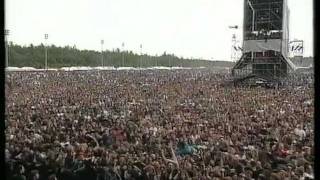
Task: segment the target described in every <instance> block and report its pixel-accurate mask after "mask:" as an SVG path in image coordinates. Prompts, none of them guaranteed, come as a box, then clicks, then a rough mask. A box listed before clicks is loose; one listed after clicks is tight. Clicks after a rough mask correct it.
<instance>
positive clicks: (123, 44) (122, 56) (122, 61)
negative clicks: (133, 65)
mask: <svg viewBox="0 0 320 180" xmlns="http://www.w3.org/2000/svg"><path fill="white" fill-rule="evenodd" d="M122 67H124V42H123V43H122Z"/></svg>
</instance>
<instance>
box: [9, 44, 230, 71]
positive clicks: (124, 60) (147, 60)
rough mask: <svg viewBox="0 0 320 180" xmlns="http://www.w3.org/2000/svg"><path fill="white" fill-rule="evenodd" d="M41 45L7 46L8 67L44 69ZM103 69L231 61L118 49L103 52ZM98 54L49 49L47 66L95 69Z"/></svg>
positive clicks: (217, 64)
mask: <svg viewBox="0 0 320 180" xmlns="http://www.w3.org/2000/svg"><path fill="white" fill-rule="evenodd" d="M44 59H45V54H44V45H42V44H41V45H39V46H33V45H32V44H30V45H29V46H20V45H16V44H12V43H11V44H10V45H9V66H12V67H34V68H44ZM103 59H104V61H103V64H104V66H114V67H121V66H125V67H139V66H141V67H152V66H165V67H172V66H181V67H232V66H233V63H232V62H227V61H206V60H198V59H183V58H179V57H177V56H175V55H174V54H166V53H164V54H162V55H161V56H149V55H146V54H144V55H138V54H135V53H133V52H132V51H125V52H120V50H119V49H116V50H113V51H108V50H107V51H105V52H104V53H103ZM101 60H102V58H101V53H100V52H98V51H92V50H79V49H77V48H76V47H70V46H66V47H57V46H54V45H52V46H50V47H48V67H49V68H60V67H70V66H90V67H96V66H101V64H102V61H101Z"/></svg>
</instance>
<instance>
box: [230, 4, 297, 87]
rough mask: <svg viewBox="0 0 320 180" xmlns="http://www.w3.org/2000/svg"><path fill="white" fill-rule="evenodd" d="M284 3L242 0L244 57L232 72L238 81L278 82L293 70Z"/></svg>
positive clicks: (287, 19) (287, 13)
mask: <svg viewBox="0 0 320 180" xmlns="http://www.w3.org/2000/svg"><path fill="white" fill-rule="evenodd" d="M288 44H289V8H288V5H287V0H273V1H270V0H254V1H253V0H244V23H243V54H242V56H241V58H240V60H239V61H237V63H236V64H235V66H234V67H233V69H232V75H233V76H234V78H235V79H236V80H237V81H243V80H246V79H250V78H259V79H263V80H265V81H268V82H270V81H272V82H275V81H276V82H278V81H280V80H281V79H282V78H285V77H286V76H287V75H288V73H289V72H290V71H292V70H295V69H296V67H295V66H294V64H293V63H292V62H291V61H290V60H289V59H288Z"/></svg>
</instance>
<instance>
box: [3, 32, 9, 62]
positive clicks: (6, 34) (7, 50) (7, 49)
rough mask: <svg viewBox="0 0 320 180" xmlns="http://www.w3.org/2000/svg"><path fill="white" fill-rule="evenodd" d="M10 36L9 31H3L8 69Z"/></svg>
mask: <svg viewBox="0 0 320 180" xmlns="http://www.w3.org/2000/svg"><path fill="white" fill-rule="evenodd" d="M9 34H10V30H9V29H6V30H4V36H5V45H6V67H9V44H8V36H9Z"/></svg>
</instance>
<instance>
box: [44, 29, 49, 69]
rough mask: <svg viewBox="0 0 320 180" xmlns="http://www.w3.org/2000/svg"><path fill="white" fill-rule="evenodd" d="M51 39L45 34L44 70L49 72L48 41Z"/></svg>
mask: <svg viewBox="0 0 320 180" xmlns="http://www.w3.org/2000/svg"><path fill="white" fill-rule="evenodd" d="M48 38H49V35H48V34H44V39H45V45H44V53H45V59H44V61H45V62H44V64H45V66H44V68H45V70H48V50H47V40H48Z"/></svg>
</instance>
